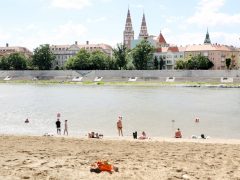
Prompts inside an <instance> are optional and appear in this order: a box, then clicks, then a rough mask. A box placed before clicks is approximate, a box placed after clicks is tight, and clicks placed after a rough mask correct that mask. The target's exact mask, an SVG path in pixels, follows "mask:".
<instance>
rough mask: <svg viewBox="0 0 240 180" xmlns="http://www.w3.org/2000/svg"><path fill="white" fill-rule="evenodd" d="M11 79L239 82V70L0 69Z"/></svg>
mask: <svg viewBox="0 0 240 180" xmlns="http://www.w3.org/2000/svg"><path fill="white" fill-rule="evenodd" d="M7 76H9V77H11V79H12V80H32V79H34V78H35V79H36V78H37V79H39V80H63V81H65V80H66V81H68V80H69V81H71V80H72V79H73V78H74V77H83V79H82V81H93V80H94V79H95V78H96V77H103V79H102V81H105V82H114V81H128V79H129V78H133V77H137V81H150V82H151V81H153V82H155V81H156V82H165V81H166V78H167V77H174V78H175V81H176V82H221V78H233V80H234V82H236V83H240V70H231V71H222V70H216V71H213V70H211V71H210V70H209V71H208V70H206V71H202V70H196V71H186V70H183V71H178V70H171V71H165V70H162V71H160V70H159V71H154V70H146V71H137V70H134V71H125V70H123V71H113V70H109V71H108V70H106V71H104V70H103V71H91V70H89V71H86V70H76V71H74V70H72V71H71V70H70V71H0V80H3V79H4V78H5V77H7Z"/></svg>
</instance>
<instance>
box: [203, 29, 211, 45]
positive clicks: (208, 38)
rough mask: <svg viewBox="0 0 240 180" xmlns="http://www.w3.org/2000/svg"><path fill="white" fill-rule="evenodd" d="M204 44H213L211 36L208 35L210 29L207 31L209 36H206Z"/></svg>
mask: <svg viewBox="0 0 240 180" xmlns="http://www.w3.org/2000/svg"><path fill="white" fill-rule="evenodd" d="M204 44H212V43H211V40H210V35H209V33H208V29H207V34H206V37H205V40H204Z"/></svg>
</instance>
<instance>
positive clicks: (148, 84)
mask: <svg viewBox="0 0 240 180" xmlns="http://www.w3.org/2000/svg"><path fill="white" fill-rule="evenodd" d="M0 83H1V84H42V85H44V84H46V85H47V84H69V85H71V84H73V85H86V86H88V85H91V86H92V85H97V86H177V85H182V86H218V85H221V84H224V83H220V82H211V83H208V82H150V81H146V82H139V81H137V82H104V81H101V82H93V81H83V82H71V81H59V80H37V81H32V80H10V81H3V80H1V81H0ZM224 85H225V86H227V87H228V86H234V87H238V86H240V83H225V84H224Z"/></svg>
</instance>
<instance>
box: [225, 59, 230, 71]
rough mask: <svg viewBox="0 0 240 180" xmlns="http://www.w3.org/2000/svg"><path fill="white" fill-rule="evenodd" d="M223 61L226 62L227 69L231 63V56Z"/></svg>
mask: <svg viewBox="0 0 240 180" xmlns="http://www.w3.org/2000/svg"><path fill="white" fill-rule="evenodd" d="M225 62H226V66H227V69H229V68H230V65H231V63H232V59H231V58H227V59H226V60H225Z"/></svg>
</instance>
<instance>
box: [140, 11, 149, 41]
mask: <svg viewBox="0 0 240 180" xmlns="http://www.w3.org/2000/svg"><path fill="white" fill-rule="evenodd" d="M138 38H139V39H146V38H148V31H147V23H146V19H145V13H144V12H143V17H142V24H141V29H140V33H139V37H138Z"/></svg>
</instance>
